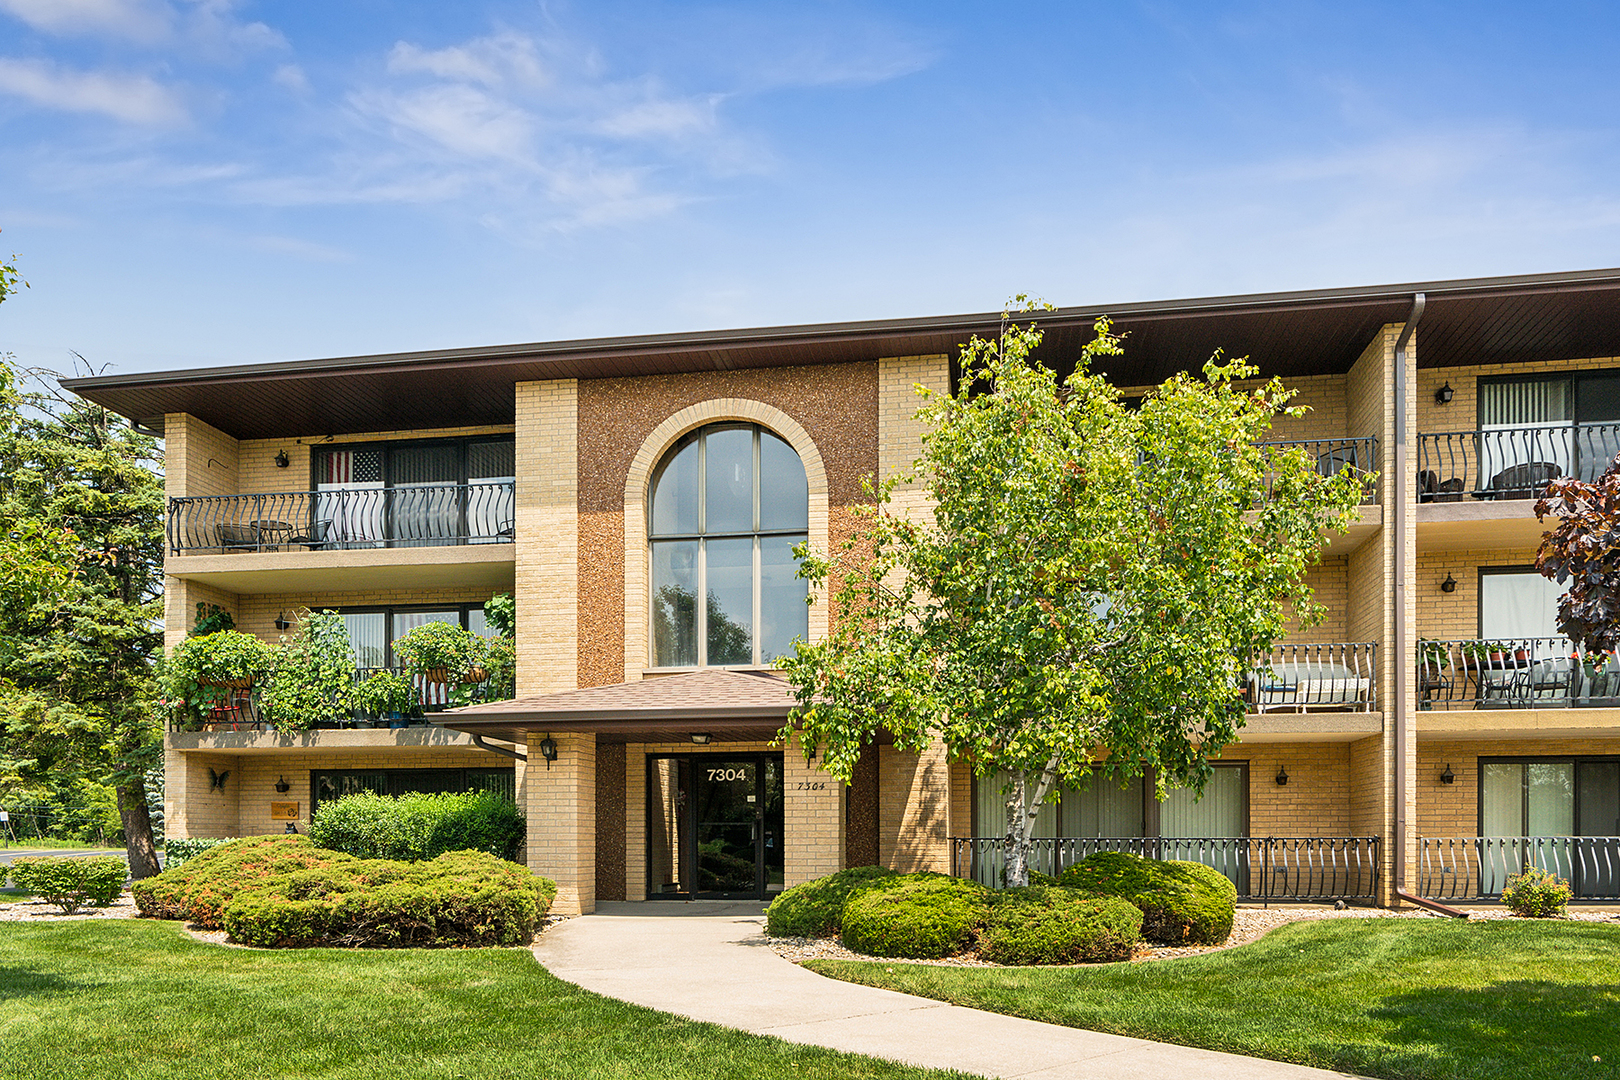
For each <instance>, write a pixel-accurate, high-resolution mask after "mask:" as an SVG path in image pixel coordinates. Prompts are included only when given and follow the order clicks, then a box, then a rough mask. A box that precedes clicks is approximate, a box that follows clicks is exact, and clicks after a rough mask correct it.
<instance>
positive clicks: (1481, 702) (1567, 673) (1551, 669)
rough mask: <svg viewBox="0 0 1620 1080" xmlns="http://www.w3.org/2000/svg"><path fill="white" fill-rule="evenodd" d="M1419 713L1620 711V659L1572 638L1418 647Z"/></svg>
mask: <svg viewBox="0 0 1620 1080" xmlns="http://www.w3.org/2000/svg"><path fill="white" fill-rule="evenodd" d="M1416 652H1417V655H1416V665H1417V697H1418V708H1420V709H1570V708H1576V709H1578V708H1603V709H1612V708H1620V655H1617V654H1615V653H1587V652H1585V651H1584V650H1582V649H1578V648H1576V647H1575V646H1574V645H1572V644H1571V642H1570V640H1569V639H1568V638H1564V637H1550V638H1545V637H1544V638H1470V639H1463V640H1458V641H1441V640H1422V641H1419V642H1418V644H1417V650H1416Z"/></svg>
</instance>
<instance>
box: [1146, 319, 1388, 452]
mask: <svg viewBox="0 0 1620 1080" xmlns="http://www.w3.org/2000/svg"><path fill="white" fill-rule="evenodd" d="M1126 351H1127V352H1129V351H1130V346H1129V343H1127V345H1126ZM1346 384H1347V377H1346V376H1345V375H1304V376H1299V377H1297V378H1291V379H1286V380H1284V383H1283V385H1284V386H1285V387H1286V388H1287V389H1289V390H1292V391H1294V392H1295V393H1294V397H1293V399H1292V400H1290V401H1289V404H1290V405H1295V406H1303V407H1304V408H1305V409H1307V410H1309V411H1308V412H1306V414H1305V415H1304V416H1301V417H1292V416H1279V417H1277V418H1276V421H1275V423H1273V425H1272V429H1271V434H1269V435H1267V436H1266V441H1268V442H1292V441H1294V440H1298V439H1359V438H1365V437H1367V436H1369V435H1376V434H1378V431H1377V428H1376V426H1374V427H1368V428H1366V429H1364V430H1363V429H1358V428H1356V427H1355V426H1353V424H1352V423H1351V415H1350V398H1349V392H1348V389H1347V385H1346ZM1237 385H1238V386H1240V387H1247V388H1254V387H1259V386H1263V385H1264V382H1263V381H1262V380H1258V379H1250V380H1245V381H1243V382H1240V383H1238V384H1237ZM1154 389H1157V388H1156V387H1152V386H1129V387H1121V388H1120V390H1121V392H1122V393H1123V394H1125V395H1126V396H1127V397H1140V396H1142V395H1143V394H1146V393H1148V392H1149V391H1151V390H1154ZM1358 422H1363V421H1361V420H1358ZM1365 422H1373V420H1372V418H1366V420H1365Z"/></svg>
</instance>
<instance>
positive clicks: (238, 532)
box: [214, 525, 259, 552]
mask: <svg viewBox="0 0 1620 1080" xmlns="http://www.w3.org/2000/svg"><path fill="white" fill-rule="evenodd" d="M214 535H215V536H216V537H218V538H219V546H220V547H221V548H223V549H224V550H226V551H228V552H238V551H255V550H257V549H258V547H259V530H258V529H255V528H254V527H253V526H251V525H215V526H214Z"/></svg>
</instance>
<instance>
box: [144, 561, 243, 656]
mask: <svg viewBox="0 0 1620 1080" xmlns="http://www.w3.org/2000/svg"><path fill="white" fill-rule="evenodd" d="M240 600H241V598H240V597H239V596H237V595H236V594H235V593H230V592H226V591H225V590H224V589H216V588H214V587H213V586H211V585H204V584H203V583H202V582H200V581H186V580H183V579H181V578H175V577H165V578H164V579H163V647H164V648H165V649H173V648H174V647H175V646H176V645H178V644H180V642H182V641H184V640H185V637H186V635H187V634H188V633H190V632H191V628H192V627H193V626H196V625H197V605H198V604H218V605H219V606H220V607H222V608H224V609H225V610H226V611H229V612H230V613H231V616H232V618H235V619H237V620H238V621H239V622H240V619H241V608H240Z"/></svg>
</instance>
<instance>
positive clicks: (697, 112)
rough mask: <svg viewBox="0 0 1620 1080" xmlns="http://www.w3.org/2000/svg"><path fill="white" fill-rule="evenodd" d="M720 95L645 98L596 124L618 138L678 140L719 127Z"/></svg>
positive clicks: (597, 127)
mask: <svg viewBox="0 0 1620 1080" xmlns="http://www.w3.org/2000/svg"><path fill="white" fill-rule="evenodd" d="M719 101H720V97H719V95H714V96H712V97H710V98H708V99H706V100H703V101H644V102H641V103H639V104H636V105H632V106H630V107H628V108H626V109H622V110H619V111H617V112H613V113H610V114H609V115H607V116H605V117H603V118H602V119H601V120H600V121H598V122H597V124H596V129H597V130H598V131H600V132H602V133H603V134H604V135H611V136H613V137H614V138H618V139H647V138H661V139H678V138H682V137H685V136H688V135H695V134H701V133H705V132H710V131H713V130H714V129H715V124H716V122H715V106H716V105H717V104H718V103H719Z"/></svg>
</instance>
